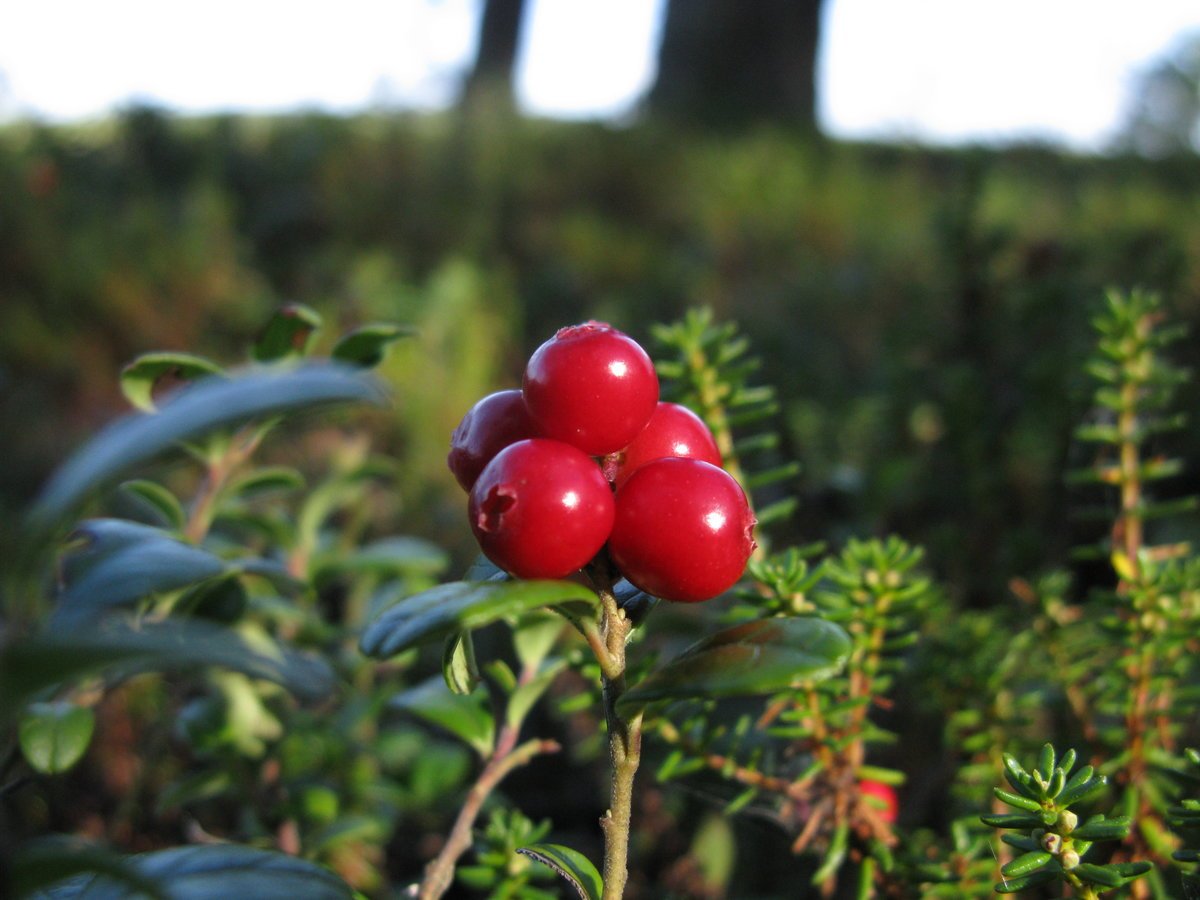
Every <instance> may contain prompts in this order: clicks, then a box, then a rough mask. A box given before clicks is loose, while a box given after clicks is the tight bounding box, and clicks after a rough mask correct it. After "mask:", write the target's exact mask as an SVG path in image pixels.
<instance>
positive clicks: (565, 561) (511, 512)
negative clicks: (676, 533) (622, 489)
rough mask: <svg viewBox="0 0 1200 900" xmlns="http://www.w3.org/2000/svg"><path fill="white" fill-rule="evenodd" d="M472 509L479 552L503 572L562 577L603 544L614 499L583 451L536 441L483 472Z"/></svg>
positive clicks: (516, 447)
mask: <svg viewBox="0 0 1200 900" xmlns="http://www.w3.org/2000/svg"><path fill="white" fill-rule="evenodd" d="M467 509H468V515H469V516H470V521H471V530H472V531H473V532H474V533H475V539H476V540H478V541H479V546H480V548H481V549H482V550H483V552H484V555H486V556H487V558H488V559H490V560H491V561H492V562H494V563H495V564H496V565H498V566H499V567H500V568H502V569H504V570H505V571H507V572H510V573H511V574H513V575H516V576H517V577H519V578H562V577H564V576H566V575H570V574H571V573H572V572H575V571H577V570H578V569H580V568H582V567H583V566H584V565H586V564H587V563H588V562H589V561H591V559H592V557H593V556H595V555H596V553H597V552H599V550H600V548H601V547H602V546H604V542H605V541H606V540H607V539H608V535H609V532H610V531H611V530H612V523H613V494H612V489H611V488H610V487H609V486H608V482H607V481H606V480H605V478H604V476H603V475H602V474H601V472H600V468H599V466H597V465H596V463H595V462H594V461H593V460H592V459H590V458H589V457H588V456H587V455H586V454H585V453H584V452H583V451H581V450H578V449H576V448H575V447H572V446H570V445H569V444H564V443H562V442H561V441H552V440H547V439H545V438H533V439H531V440H525V441H517V443H515V444H511V445H510V446H508V447H506V448H505V449H503V450H501V451H500V452H499V453H498V454H497V455H496V457H495V458H494V459H493V460H492V461H491V462H490V463H488V464H487V465H486V466H485V467H484V469H483V471H482V472H481V473H480V475H479V478H478V479H477V480H476V482H475V485H474V487H472V488H471V499H470V502H469V504H468V507H467Z"/></svg>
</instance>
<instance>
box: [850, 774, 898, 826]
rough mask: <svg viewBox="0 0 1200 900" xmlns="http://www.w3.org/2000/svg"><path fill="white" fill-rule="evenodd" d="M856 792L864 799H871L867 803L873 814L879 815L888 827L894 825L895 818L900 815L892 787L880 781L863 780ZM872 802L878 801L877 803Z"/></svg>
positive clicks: (894, 790)
mask: <svg viewBox="0 0 1200 900" xmlns="http://www.w3.org/2000/svg"><path fill="white" fill-rule="evenodd" d="M858 791H859V793H860V794H862V795H863V796H864V797H867V798H873V800H872V801H869V802H870V803H871V807H872V808H873V809H874V810H875V812H876V813H878V814H879V818H881V819H883V821H885V822H887V823H888V824H889V825H893V824H895V822H896V817H897V816H898V815H899V814H900V800H899V798H897V796H896V789H895V788H894V787H892V786H891V785H890V784H884V783H883V782H882V781H873V780H871V779H869V778H864V779H863V780H862V781H860V782H859V783H858ZM874 801H878V803H876V802H874Z"/></svg>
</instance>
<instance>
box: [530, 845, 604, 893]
mask: <svg viewBox="0 0 1200 900" xmlns="http://www.w3.org/2000/svg"><path fill="white" fill-rule="evenodd" d="M517 852H518V853H523V854H525V855H526V856H528V857H530V858H532V859H536V860H537V861H538V862H540V863H542V864H544V865H547V866H549V867H550V868H552V869H553V870H554V871H555V872H557V873H558V874H559V875H561V876H562V877H563V878H565V879H566V880H567V882H568V883H569V884H570V885H571V887H573V888H574V889H575V892H576V893H577V894H579V896H580V898H581V900H600V897H601V896H602V895H603V894H604V882H603V880H602V879H601V878H600V873H599V872H597V871H596V867H595V866H594V865H592V862H591V860H589V859H588V858H587V857H586V856H584V855H583V854H582V853H580V852H579V851H578V850H572V849H571V848H570V847H564V846H563V845H562V844H532V845H530V846H528V847H519V848H517Z"/></svg>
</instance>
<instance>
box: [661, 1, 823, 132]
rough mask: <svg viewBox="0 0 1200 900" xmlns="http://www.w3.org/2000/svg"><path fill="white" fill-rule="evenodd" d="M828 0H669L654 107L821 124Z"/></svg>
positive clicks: (697, 117)
mask: <svg viewBox="0 0 1200 900" xmlns="http://www.w3.org/2000/svg"><path fill="white" fill-rule="evenodd" d="M822 4H823V0H667V14H666V21H665V22H664V23H663V31H662V42H661V44H660V46H659V51H658V77H657V79H656V81H655V83H654V87H653V88H652V89H651V91H650V95H649V97H648V98H647V110H648V111H649V113H650V114H651V115H654V116H663V117H665V118H672V119H677V120H680V121H685V122H695V123H698V124H701V125H710V126H722V125H741V124H746V123H748V122H753V121H762V120H771V121H777V122H785V123H789V124H793V125H798V126H800V127H802V128H810V129H813V130H815V129H816V64H817V47H818V44H819V42H820V31H821V7H822Z"/></svg>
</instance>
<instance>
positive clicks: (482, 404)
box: [446, 390, 538, 491]
mask: <svg viewBox="0 0 1200 900" xmlns="http://www.w3.org/2000/svg"><path fill="white" fill-rule="evenodd" d="M537 436H538V430H537V426H536V425H534V424H533V419H532V418H531V417H530V415H529V410H528V409H526V408H525V399H524V397H522V396H521V392H520V391H516V390H512V391H497V392H496V393H494V394H488V395H487V396H486V397H484V398H483V399H482V400H480V401H479V402H478V403H476V404H475V405H474V406H472V407H471V408H470V409H469V410H468V411H467V414H466V415H465V416H463V419H462V421H461V422H459V423H458V427H457V428H455V429H454V434H453V436H452V437H451V438H450V454H449V456H447V457H446V465H448V466H449V467H450V471H451V472H453V473H454V477H455V478H457V479H458V483H459V484H461V485H462V487H463V490H464V491H469V490H470V489H471V485H473V484H474V483H475V479H476V478H478V477H479V473H480V472H482V471H483V467H484V466H486V465H487V464H488V463H489V462H491V460H492V457H494V456H495V455H496V454H497V453H499V452H500V451H501V450H503V449H504V448H505V447H507V446H508V445H509V444H515V443H516V442H517V441H523V440H525V439H526V438H531V437H537Z"/></svg>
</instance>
